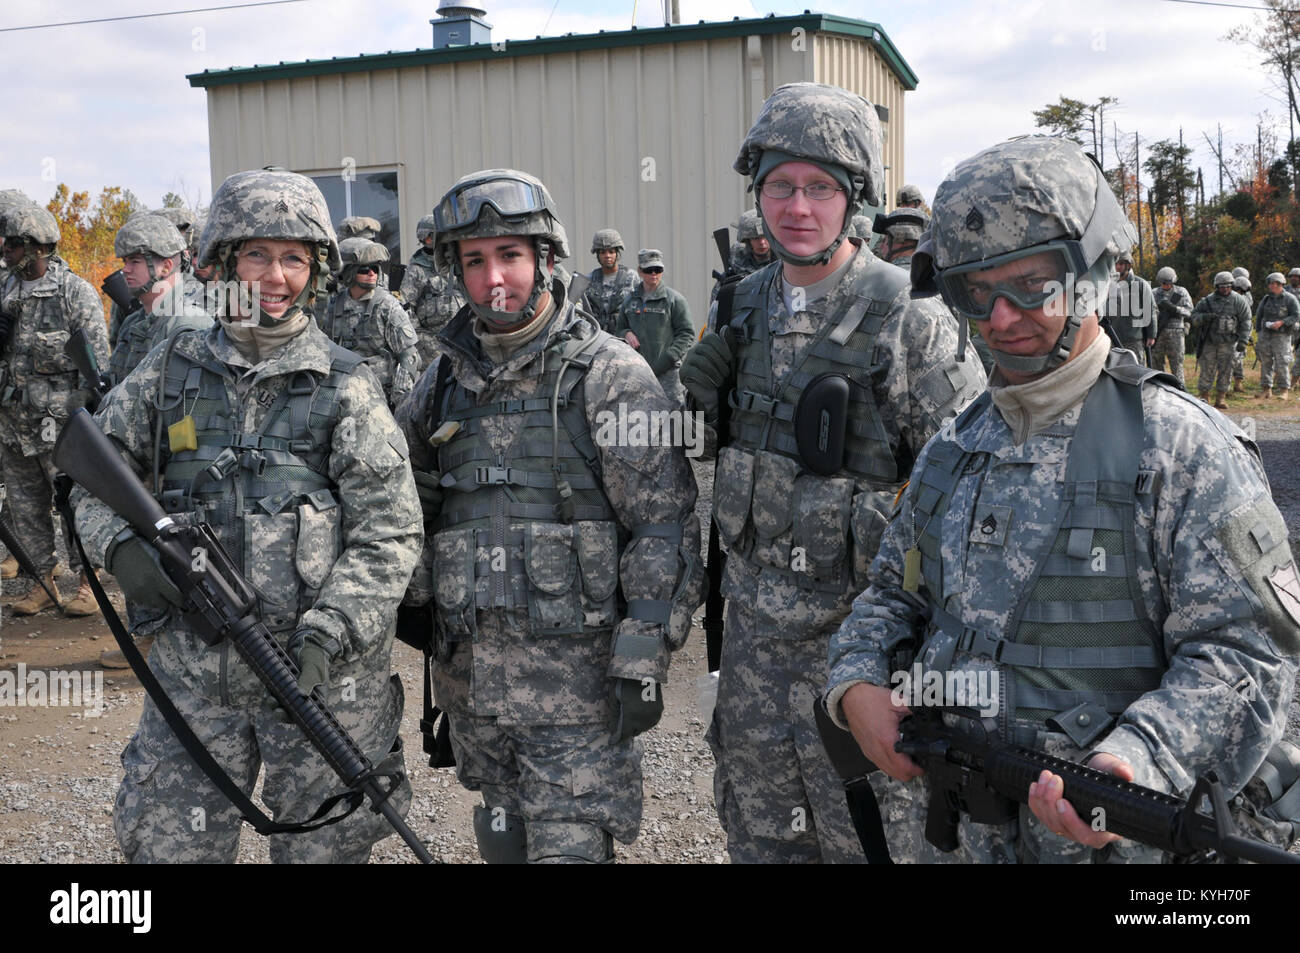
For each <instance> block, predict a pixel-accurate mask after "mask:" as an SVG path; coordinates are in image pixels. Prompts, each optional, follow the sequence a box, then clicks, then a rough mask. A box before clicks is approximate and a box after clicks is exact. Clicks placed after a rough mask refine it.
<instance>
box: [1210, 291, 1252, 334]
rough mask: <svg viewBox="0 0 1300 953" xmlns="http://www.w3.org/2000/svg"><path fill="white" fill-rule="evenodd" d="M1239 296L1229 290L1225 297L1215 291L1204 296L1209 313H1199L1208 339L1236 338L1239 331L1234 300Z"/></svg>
mask: <svg viewBox="0 0 1300 953" xmlns="http://www.w3.org/2000/svg"><path fill="white" fill-rule="evenodd" d="M1239 297H1241V296H1240V295H1239V294H1237V292H1235V291H1233V292H1230V293H1229V294H1228V295H1227V297H1224V296H1223V295H1221V294H1219V293H1218V292H1217V291H1216V292H1213V293H1211V294H1208V295H1206V296H1205V298H1204V299H1203V300H1205V301H1207V302H1208V305H1207V307H1208V309H1209V313H1208V314H1207V313H1206V312H1205V311H1202V312H1201V314H1202V315H1203V318H1202V320H1203V321H1204V325H1203V327H1204V333H1205V334H1208V335H1209V340H1211V341H1218V342H1223V341H1235V340H1236V339H1237V336H1238V334H1239V333H1240V332H1239V331H1238V329H1237V321H1238V320H1240V319H1239V318H1238V317H1237V314H1236V307H1235V301H1236V299H1237V298H1239ZM1248 310H1249V309H1248Z"/></svg>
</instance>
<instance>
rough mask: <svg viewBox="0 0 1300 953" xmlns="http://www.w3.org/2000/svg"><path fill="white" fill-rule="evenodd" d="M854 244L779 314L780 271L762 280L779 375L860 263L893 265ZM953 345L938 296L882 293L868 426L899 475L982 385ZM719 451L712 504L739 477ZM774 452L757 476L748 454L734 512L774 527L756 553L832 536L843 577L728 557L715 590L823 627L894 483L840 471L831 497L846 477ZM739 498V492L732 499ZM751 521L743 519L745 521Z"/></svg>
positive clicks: (841, 611)
mask: <svg viewBox="0 0 1300 953" xmlns="http://www.w3.org/2000/svg"><path fill="white" fill-rule="evenodd" d="M855 244H858V246H859V247H858V251H857V254H856V255H855V257H854V259H853V261H852V263H851V264H850V265H849V267H848V269H847V270H846V272H845V273H844V276H843V277H842V278H841V280H840V282H839V284H838V285H836V287H835V288H834V289H832V290H831V292H830V293H829V294H827V295H826V296H825V297H822V298H820V299H817V300H816V301H813V302H811V303H810V305H809V307H808V310H806V311H800V312H797V313H795V314H790V313H789V311H788V310H787V309H786V306H785V302H784V301H783V299H782V294H781V280H780V278H779V276H778V278H777V280H775V281H772V282H771V285H770V288H769V294H768V300H767V305H766V309H765V310H766V314H767V323H768V327H769V329H770V333H771V363H772V375H773V378H774V379H775V380H781V379H782V378H783V376H784V375H786V374H787V373H788V372H790V370H791V369H792V368H793V367H794V366H795V365H796V364H797V363H798V362H800V361H801V360H802V359H803V358H804V356H805V355H804V350H805V348H806V347H807V346H808V345H809V344H810V343H811V342H813V341H814V340H815V339H816V337H817V333H818V331H819V329H822V328H823V327H824V325H825V323H826V322H828V321H834V320H838V318H839V316H840V315H841V314H842V313H844V312H845V311H846V310H847V308H848V305H849V293H850V290H851V289H852V288H853V286H854V284H855V282H856V281H858V279H859V278H860V276H861V275H862V273H863V272H865V271H866V270H868V269H871V268H886V267H888V268H890V269H891V271H892V268H893V266H890V265H887V264H886V263H885V262H883V261H881V260H880V259H878V258H876V257H875V256H874V255H873V254H871V252H870V251H869V250H868V249H867V248H866V247H865V245H863V244H861V243H859V242H856V241H855ZM780 268H781V263H780V262H779V261H778V262H776V263H774V264H772V265H769V266H767V268H763V269H760V270H759V271H757V272H755V273H754V274H752V275H750V276H749V277H748V278H746V279H745V280H744V281H743V282H741V285H740V288H739V289H738V292H737V293H738V294H739V293H740V291H741V290H742V289H745V288H746V287H747V285H749V284H751V283H761V282H762V281H763V280H764V279H765V277H766V276H768V275H770V269H780ZM894 274H896V272H894ZM716 311H717V305H716V302H715V304H714V305H713V307H712V308H711V309H710V316H709V320H710V322H711V323H712V322H714V321H716ZM956 353H957V322H956V320H955V319H954V318H953V316H952V313H951V312H950V311H949V310H948V309H947V307H945V306H944V304H943V302H942V301H941V300H940V299H939V297H938V296H937V295H928V296H918V295H915V294H913V293H912V292H911V291H910V290H909V289H907V288H906V287H905V288H904V289H903V290H902V291H901V292H899V293H898V295H897V296H896V297H895V298H894V299H893V301H891V302H890V303H889V304H888V311H887V312H886V313H885V315H884V318H883V324H882V325H881V328H880V331H879V334H878V335H877V336H876V339H875V344H874V353H873V355H872V356H871V358H870V361H871V365H872V375H871V379H872V381H873V382H874V386H873V387H872V389H871V400H872V403H873V404H874V407H875V411H876V414H877V418H878V421H879V422H878V424H876V423H872V424H871V425H870V426H871V428H878V433H877V437H878V438H879V439H883V441H884V442H885V443H887V444H888V446H889V449H890V451H891V453H892V455H893V457H894V459H895V461H896V463H897V467H898V472H899V478H900V482H901V480H903V479H905V478H906V474H907V473H908V471H909V470H910V469H911V466H912V461H913V460H914V459H915V458H916V456H917V455H918V454H919V453H920V452H921V448H922V447H923V446H924V445H925V442H926V441H927V440H929V439H930V438H931V437H932V436H934V434H935V433H936V432H938V430H939V428H940V427H942V426H943V424H944V423H945V422H946V421H947V420H949V419H950V418H951V417H953V416H954V415H956V414H957V413H958V412H959V411H960V410H961V409H962V408H963V407H965V406H966V405H967V404H968V403H970V402H971V401H972V400H974V399H975V397H977V396H978V395H979V393H980V392H981V391H982V390H983V389H984V386H985V380H986V379H985V376H984V369H983V368H982V367H981V366H980V364H979V360H978V358H977V356H976V355H975V352H974V350H973V349H972V348H967V351H966V358H965V360H963V361H960V362H959V361H957V359H956ZM813 354H814V355H815V354H816V351H815V350H814V351H813ZM734 373H735V368H734V366H733V374H734ZM733 380H734V378H733ZM850 426H851V427H854V428H855V430H866V429H868V424H867V422H866V421H850ZM705 431H706V439H705V455H706V456H708V455H710V454H711V452H712V451H713V448H714V447H716V446H717V437H716V434H715V432H714V429H713V428H712V427H710V426H708V425H707V424H706V425H705ZM724 456H728V457H729V459H728V460H726V461H720V462H719V468H718V475H717V477H715V480H714V510H715V513H716V512H718V510H719V508H722V509H730V503H728V502H724V497H726V498H727V499H728V500H729V499H730V495H731V494H732V493H733V484H734V483H741V484H743V482H744V478H743V477H741V476H740V475H739V474H737V476H736V479H735V480H731V479H727V478H724V476H725V474H724V471H725V470H726V468H727V466H728V465H730V463H731V462H733V461H734V462H737V463H739V462H740V461H739V460H738V458H736V457H734V456H732V455H728V454H725V453H724ZM771 456H775V454H772V455H771ZM782 459H783V460H785V461H787V462H786V463H780V462H779V461H776V460H773V461H772V463H773V464H774V465H773V466H771V467H769V466H767V465H766V464H764V465H763V467H762V470H763V471H764V473H763V474H762V475H760V473H759V472H758V471H759V469H760V467H759V465H758V464H757V463H755V464H754V465H753V467H754V469H753V471H752V484H751V486H752V493H753V495H754V499H753V503H752V513H753V515H751V516H742V517H741V519H743V522H744V524H745V527H746V529H745V530H744V531H743V533H744V535H747V536H748V535H750V534H751V532H753V533H757V525H758V522H759V521H762V522H765V523H769V524H771V525H773V526H778V525H779V526H782V527H784V528H783V529H782V530H781V531H780V532H779V533H777V534H776V536H775V537H773V538H765V539H763V540H762V547H761V551H762V553H763V554H764V555H765V558H772V557H773V554H784V558H783V559H782V558H780V557H777V558H776V561H782V562H788V561H789V560H790V559H791V554H792V553H793V551H794V549H793V548H792V547H801V548H802V549H804V550H807V549H808V548H809V547H810V545H811V544H809V545H804V544H803V543H801V542H797V540H802V539H805V538H809V539H815V540H817V543H818V546H819V547H830V548H836V547H837V551H838V552H840V553H841V560H842V561H847V562H848V563H849V569H850V570H851V571H850V572H848V573H847V576H848V577H849V582H848V583H846V584H845V585H844V586H842V587H839V588H836V589H835V591H830V589H829V588H824V589H823V590H822V591H816V592H811V591H809V590H807V589H804V588H800V587H799V586H797V585H795V584H794V583H793V582H791V581H790V579H789V578H788V574H783V573H780V572H778V571H777V570H775V569H774V568H769V566H767V565H761V564H760V563H759V562H756V561H751V560H749V559H741V558H728V559H727V562H726V576H725V578H724V581H723V594H724V595H725V596H726V597H727V598H728V599H733V598H739V599H743V600H744V601H745V602H746V604H748V605H751V606H762V607H763V608H764V609H765V611H766V612H767V613H768V614H769V616H770V619H771V621H773V622H774V623H775V624H776V625H777V626H778V627H779V628H780V630H781V631H782V632H783V633H784V637H788V638H810V637H813V636H815V635H818V634H821V635H825V634H827V633H829V632H830V631H832V630H833V628H834V626H836V625H838V624H839V622H840V620H841V619H843V617H844V615H845V613H847V612H848V609H849V603H850V601H851V600H852V598H853V596H854V595H856V594H857V593H858V592H860V591H861V589H862V585H864V584H865V583H864V582H863V577H864V576H865V571H866V567H867V564H868V563H869V562H870V559H871V557H872V555H874V553H875V551H876V544H877V541H878V540H879V538H880V532H881V529H882V528H883V525H884V520H885V516H886V515H887V514H888V513H889V512H890V510H891V508H892V506H893V500H894V496H895V494H896V493H897V491H898V489H899V485H897V484H890V485H873V484H871V483H868V482H867V481H860V480H851V481H848V482H850V483H851V484H852V487H851V491H850V492H851V495H850V496H847V497H846V498H844V499H840V498H839V497H840V493H839V492H838V490H839V487H840V486H841V485H842V484H844V483H845V482H846V481H845V480H844V479H842V478H840V477H839V476H835V475H832V476H831V477H819V476H816V475H815V474H812V473H809V472H807V471H806V470H805V469H804V468H803V467H802V466H801V465H799V463H798V461H797V460H794V459H791V458H789V457H783V458H782ZM778 464H779V465H778ZM782 468H784V469H786V470H787V471H788V472H787V474H786V477H777V476H776V474H777V473H778V471H780V470H781V469H782ZM796 481H797V483H798V485H797V486H796ZM760 483H761V484H762V485H763V487H764V488H763V489H760ZM749 491H750V490H749V488H747V487H744V486H741V488H740V492H741V493H742V496H743V494H744V493H746V492H749ZM832 491H835V496H836V502H835V505H831V503H830V502H829V500H828V499H826V498H822V497H821V496H820V495H819V494H823V493H831V492H832ZM745 508H747V506H746V504H745V502H744V500H743V499H742V500H741V501H740V507H739V509H745ZM842 508H847V512H840V509H842ZM782 513H783V515H778V514H782ZM719 525H721V524H719ZM750 527H754V529H753V530H752V531H751V529H750ZM756 555H757V551H756Z"/></svg>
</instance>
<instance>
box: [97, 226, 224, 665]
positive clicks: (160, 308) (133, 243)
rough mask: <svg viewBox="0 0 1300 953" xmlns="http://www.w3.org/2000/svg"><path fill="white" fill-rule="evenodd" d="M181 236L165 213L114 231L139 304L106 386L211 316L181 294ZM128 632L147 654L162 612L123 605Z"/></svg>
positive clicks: (115, 655)
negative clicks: (125, 610) (177, 336)
mask: <svg viewBox="0 0 1300 953" xmlns="http://www.w3.org/2000/svg"><path fill="white" fill-rule="evenodd" d="M185 247H186V246H185V240H184V239H183V238H182V237H181V234H180V232H178V231H177V230H176V226H175V225H173V224H172V223H171V221H169V220H168V217H167V216H164V215H160V214H158V213H156V212H142V213H140V214H138V215H133V216H131V218H129V219H128V220H127V222H126V224H125V225H123V226H122V227H121V228H119V229H118V230H117V236H116V237H115V238H114V239H113V253H114V254H115V255H117V257H119V258H121V259H122V273H123V276H124V277H125V279H126V286H127V288H129V289H130V291H131V293H132V295H133V296H134V297H135V298H136V299H137V300H138V301H139V302H140V304H141V307H139V308H137V309H136V310H135V311H132V312H131V313H130V314H128V315H127V316H126V319H125V320H124V321H123V323H122V329H121V331H120V333H119V335H118V339H117V345H116V346H115V347H114V348H113V354H112V356H111V357H110V358H109V361H108V379H109V383H110V385H111V386H117V385H118V384H120V383H122V381H124V380H126V376H127V374H129V373H130V372H131V371H132V370H134V369H135V366H136V365H137V364H139V363H140V362H141V361H142V360H144V357H145V355H146V354H148V353H149V352H150V351H152V350H153V349H154V348H155V347H157V346H158V345H159V344H161V343H162V342H163V341H166V340H167V339H168V338H169V337H171V335H172V334H173V333H175V332H176V331H179V330H181V329H184V328H194V329H197V330H200V331H202V330H206V329H207V328H209V327H211V326H212V318H211V317H210V316H209V315H208V314H207V313H206V312H205V311H204V310H203V309H202V308H200V307H198V306H197V305H195V304H194V303H193V302H192V301H191V300H190V299H188V298H187V297H186V296H185V293H184V287H185V286H184V272H183V268H182V261H183V254H184V252H185ZM126 609H127V617H128V620H129V622H130V626H131V631H132V633H133V634H134V635H135V636H136V638H137V639H139V645H138V646H137V647H138V648H139V650H140V653H141V654H142V655H147V654H149V649H150V648H151V647H152V646H153V640H154V632H155V631H156V630H157V628H158V626H159V624H160V623H161V616H162V614H161V613H160V612H158V611H157V610H153V609H150V608H148V607H147V606H138V605H136V604H135V603H128V604H127V607H126ZM99 664H100V665H102V666H103V667H104V668H127V667H128V663H127V660H126V656H125V655H123V654H122V650H121V649H106V650H105V651H103V652H102V653H100V656H99Z"/></svg>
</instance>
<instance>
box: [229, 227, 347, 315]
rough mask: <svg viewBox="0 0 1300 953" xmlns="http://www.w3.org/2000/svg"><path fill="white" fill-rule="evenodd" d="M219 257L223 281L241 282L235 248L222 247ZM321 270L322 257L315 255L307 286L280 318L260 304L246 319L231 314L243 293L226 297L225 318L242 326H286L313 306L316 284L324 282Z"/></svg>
mask: <svg viewBox="0 0 1300 953" xmlns="http://www.w3.org/2000/svg"><path fill="white" fill-rule="evenodd" d="M307 247H308V248H309V249H311V248H312V245H311V243H310V242H309V243H308V244H307ZM217 256H218V258H219V259H220V261H221V276H222V280H223V281H226V282H232V281H233V282H240V278H239V276H238V275H237V274H236V273H235V250H234V248H232V247H230V246H222V248H221V249H220V250H218V252H217ZM319 268H320V257H319V256H318V255H314V256H313V259H312V266H311V269H312V273H311V276H310V277H308V279H307V284H305V285H303V289H302V291H300V292H298V297H296V298H294V299H293V303H292V304H291V305H289V307H288V308H286V309H285V311H284V314H282V315H280V316H279V317H278V318H273V317H271V316H270V315H269V314H267V313H266V312H265V311H263V310H262V308H261V306H260V305H258V304H253V305H252V309H253V313H252V314H251V315H248V316H247V317H245V316H244V315H238V314H233V313H231V309H232V307H233V306H234V305H235V304H237V302H238V299H241V298H243V293H242V291H241V293H240V294H238V295H225V296H224V300H225V303H226V304H225V307H226V314H225V315H224V316H225V317H227V318H229V319H230V320H231V321H239V322H240V323H242V324H255V325H257V326H259V327H263V328H273V327H276V326H277V325H281V324H284V323H285V322H286V321H292V320H293V319H294V318H296V317H297V316H298V315H299V314H301V313H302V312H303V311H306V310H307V308H308V307H309V306H310V305H311V301H312V298H314V297H315V296H316V283H317V281H323V280H324V279H323V278H322V277H321V276H320V274H319V273H318V269H319ZM248 284H249V285H250V286H251V285H252V284H254V282H251V281H250V282H248ZM250 297H251V295H250Z"/></svg>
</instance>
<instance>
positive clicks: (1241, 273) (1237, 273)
mask: <svg viewBox="0 0 1300 953" xmlns="http://www.w3.org/2000/svg"><path fill="white" fill-rule="evenodd" d="M1232 277H1234V278H1245V279H1247V280H1249V279H1250V272H1249V271H1247V270H1246V269H1245V268H1242V267H1241V265H1238V266H1237V267H1236V268H1234V269H1232Z"/></svg>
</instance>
